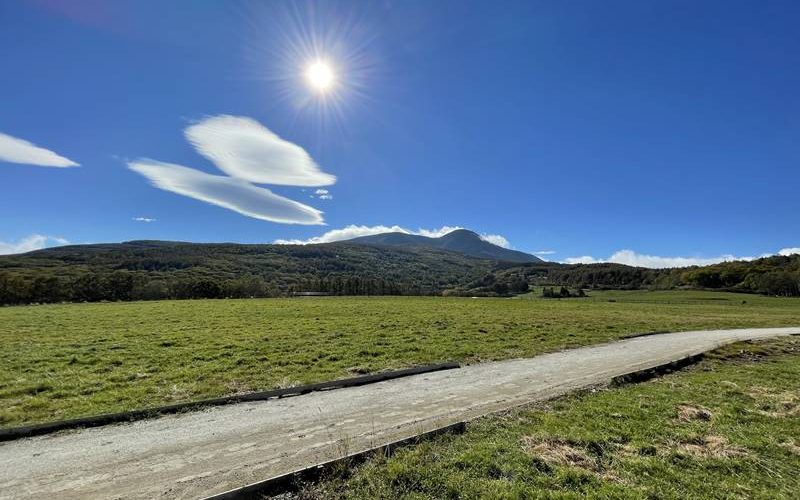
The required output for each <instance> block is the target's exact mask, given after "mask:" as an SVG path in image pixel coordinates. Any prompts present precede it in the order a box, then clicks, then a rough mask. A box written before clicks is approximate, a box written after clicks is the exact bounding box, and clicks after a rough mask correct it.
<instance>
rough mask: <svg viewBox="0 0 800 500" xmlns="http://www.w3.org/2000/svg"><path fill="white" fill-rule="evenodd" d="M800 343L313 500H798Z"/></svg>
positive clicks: (497, 419)
mask: <svg viewBox="0 0 800 500" xmlns="http://www.w3.org/2000/svg"><path fill="white" fill-rule="evenodd" d="M798 491H800V338H797V337H789V338H784V339H780V340H775V341H769V342H766V343H739V344H734V345H730V346H726V347H724V348H722V349H720V350H718V351H715V352H714V353H713V355H712V356H711V357H710V359H708V358H707V359H706V360H705V361H703V362H701V363H700V364H699V365H696V366H695V367H693V368H691V369H687V370H684V371H681V372H676V373H673V374H670V375H667V376H664V377H662V378H659V379H655V380H652V381H649V382H645V383H641V384H637V385H626V386H620V387H616V388H610V389H604V390H598V391H586V392H583V393H579V394H573V395H570V396H565V397H562V398H559V399H556V400H553V401H550V402H547V403H544V404H539V405H533V406H529V407H526V408H521V409H517V410H514V411H510V412H506V413H502V414H499V415H493V416H489V417H485V418H481V419H479V420H477V421H475V422H473V423H471V424H469V426H468V427H467V431H466V432H465V433H464V434H462V435H458V436H440V437H438V438H435V439H434V440H432V441H428V442H423V443H421V444H418V445H416V446H410V447H405V448H401V449H400V450H398V452H397V453H396V454H395V455H394V456H392V457H390V458H388V459H387V458H385V457H375V458H372V459H370V460H368V461H367V462H366V463H364V464H362V465H360V466H357V467H355V468H346V467H342V468H340V470H337V471H335V472H334V473H332V474H331V476H330V477H328V478H327V479H326V480H323V481H322V482H320V483H318V484H312V485H307V486H306V487H305V489H303V490H301V491H300V493H299V494H298V497H300V498H305V499H315V498H326V499H328V498H348V499H362V498H363V499H372V498H398V499H415V500H421V499H435V498H463V499H472V498H475V499H478V498H497V499H512V498H631V499H638V498H642V499H645V498H675V499H683V498H764V499H767V498H770V499H771V498H786V499H793V498H797V492H798Z"/></svg>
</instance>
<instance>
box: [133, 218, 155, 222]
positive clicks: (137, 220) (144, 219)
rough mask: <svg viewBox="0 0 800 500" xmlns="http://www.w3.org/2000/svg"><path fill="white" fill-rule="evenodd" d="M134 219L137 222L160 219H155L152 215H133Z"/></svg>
mask: <svg viewBox="0 0 800 500" xmlns="http://www.w3.org/2000/svg"><path fill="white" fill-rule="evenodd" d="M133 220H135V221H136V222H155V221H156V220H158V219H154V218H152V217H133Z"/></svg>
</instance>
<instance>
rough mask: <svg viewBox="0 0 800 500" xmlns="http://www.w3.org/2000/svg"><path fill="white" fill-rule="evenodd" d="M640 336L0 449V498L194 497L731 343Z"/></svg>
mask: <svg viewBox="0 0 800 500" xmlns="http://www.w3.org/2000/svg"><path fill="white" fill-rule="evenodd" d="M792 334H800V327H797V328H760V329H741V330H710V331H702V332H682V333H669V334H662V335H652V336H647V337H639V338H634V339H630V340H624V341H621V342H614V343H611V344H604V345H600V346H594V347H584V348H580V349H572V350H569V351H564V352H559V353H554V354H546V355H543V356H537V357H535V358H530V359H518V360H510V361H501V362H496V363H484V364H477V365H471V366H467V367H464V368H460V369H455V370H447V371H442V372H435V373H427V374H421V375H415V376H411V377H406V378H401V379H395V380H389V381H386V382H380V383H377V384H371V385H366V386H361V387H352V388H346V389H336V390H332V391H327V392H316V393H311V394H306V395H303V396H297V397H291V398H286V399H276V400H270V401H260V402H254V403H240V404H235V405H230V406H222V407H215V408H211V409H208V410H204V411H197V412H192V413H185V414H178V415H169V416H163V417H160V418H155V419H151V420H142V421H138V422H133V423H126V424H117V425H109V426H106V427H97V428H91V429H84V430H77V431H66V432H62V433H57V434H53V435H48V436H40V437H34V438H27V439H21V440H17V441H10V442H6V443H0V499H7V498H8V499H10V498H15V499H16V498H46V497H50V498H59V499H70V498H81V499H83V498H200V497H203V496H207V495H211V494H215V493H221V492H223V491H227V490H229V489H232V488H237V487H240V486H244V485H246V484H249V483H252V482H256V481H260V480H263V479H266V478H269V477H272V476H275V475H279V474H283V473H286V472H290V471H293V470H296V469H298V468H302V467H306V466H309V465H313V464H316V463H319V462H322V461H326V460H330V459H333V458H338V457H341V456H344V455H348V454H351V453H354V452H357V451H361V450H364V449H368V448H372V447H374V446H378V445H381V444H385V443H388V442H391V441H394V440H397V439H402V438H405V437H410V436H413V435H416V434H419V433H421V432H424V431H427V430H431V429H434V428H437V427H441V426H443V425H447V424H450V423H454V422H459V421H463V420H468V419H472V418H475V417H478V416H481V415H486V414H488V413H491V412H494V411H498V410H503V409H508V408H511V407H514V406H518V405H521V404H525V403H529V402H533V401H538V400H543V399H547V398H550V397H553V396H557V395H560V394H564V393H566V392H568V391H571V390H574V389H578V388H582V387H587V386H591V385H595V384H601V383H605V382H608V381H609V380H610V379H611V378H612V377H615V376H618V375H623V374H626V373H630V372H633V371H637V370H642V369H646V368H652V367H655V366H659V365H662V364H665V363H668V362H670V361H674V360H677V359H681V358H683V357H686V356H689V355H693V354H698V353H701V352H704V351H707V350H711V349H714V348H716V347H718V346H720V345H723V344H726V343H730V342H735V341H739V340H748V339H760V338H769V337H776V336H782V335H792Z"/></svg>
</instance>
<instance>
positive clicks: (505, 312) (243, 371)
mask: <svg viewBox="0 0 800 500" xmlns="http://www.w3.org/2000/svg"><path fill="white" fill-rule="evenodd" d="M590 295H591V296H590V297H588V298H585V299H564V300H556V299H540V298H538V297H537V296H536V294H530V295H528V296H523V297H521V298H516V299H470V298H437V297H321V298H303V299H242V300H191V301H154V302H117V303H86V304H56V305H39V306H15V307H2V308H0V345H1V346H2V349H0V426H3V427H9V426H17V425H23V424H29V423H39V422H46V421H52V420H59V419H65V418H74V417H79V416H87V415H93V414H98V413H106V412H116V411H123V410H128V409H134V408H144V407H149V406H155V405H160V404H166V403H173V402H179V401H187V400H193V399H198V398H206V397H213V396H220V395H225V394H233V393H239V392H247V391H254V390H264V389H269V388H275V387H284V386H289V385H295V384H301V383H309V382H316V381H322V380H330V379H335V378H341V377H347V376H352V375H356V374H362V373H368V372H375V371H379V370H385V369H394V368H401V367H407V366H411V365H416V364H422V363H432V362H439V361H452V360H454V361H460V362H463V363H477V362H481V361H488V360H497V359H504V358H515V357H525V356H534V355H536V354H541V353H544V352H551V351H556V350H559V349H565V348H570V347H576V346H580V345H586V344H593V343H600V342H607V341H611V340H616V339H619V338H620V337H622V336H625V335H628V334H632V333H641V332H648V331H678V330H692V329H702V328H736V327H747V326H754V327H755V326H760V327H767V326H792V325H798V324H800V299H791V298H768V297H760V296H754V295H739V294H731V293H713V292H672V291H670V292H592V293H590Z"/></svg>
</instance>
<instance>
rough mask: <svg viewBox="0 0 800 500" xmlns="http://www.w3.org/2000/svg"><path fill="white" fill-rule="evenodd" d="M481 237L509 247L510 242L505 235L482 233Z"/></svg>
mask: <svg viewBox="0 0 800 500" xmlns="http://www.w3.org/2000/svg"><path fill="white" fill-rule="evenodd" d="M481 239H483V240H485V241H488V242H489V243H491V244H493V245H497V246H499V247H503V248H511V243H509V241H508V240H507V239H506V238H505V237H503V236H500V235H499V234H482V235H481Z"/></svg>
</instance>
